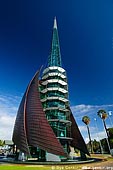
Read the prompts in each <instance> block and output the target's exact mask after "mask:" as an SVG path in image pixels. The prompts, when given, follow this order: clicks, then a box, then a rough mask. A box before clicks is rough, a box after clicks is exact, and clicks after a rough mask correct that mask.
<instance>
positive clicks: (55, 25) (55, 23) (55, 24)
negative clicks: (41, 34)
mask: <svg viewBox="0 0 113 170" xmlns="http://www.w3.org/2000/svg"><path fill="white" fill-rule="evenodd" d="M53 28H56V29H57V21H56V17H55V18H54V26H53Z"/></svg>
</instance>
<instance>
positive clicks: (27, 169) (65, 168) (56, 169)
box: [0, 165, 83, 170]
mask: <svg viewBox="0 0 113 170" xmlns="http://www.w3.org/2000/svg"><path fill="white" fill-rule="evenodd" d="M82 166H83V165H82ZM82 166H81V165H51V166H50V165H49V166H46V165H44V166H43V165H39V166H32V165H28V166H22V165H0V170H75V169H76V170H81V169H82Z"/></svg>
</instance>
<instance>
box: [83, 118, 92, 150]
mask: <svg viewBox="0 0 113 170" xmlns="http://www.w3.org/2000/svg"><path fill="white" fill-rule="evenodd" d="M82 121H83V122H84V123H85V124H86V126H87V130H88V136H89V143H90V147H91V153H93V146H92V143H91V135H90V130H89V123H90V118H89V117H88V116H84V117H83V118H82Z"/></svg>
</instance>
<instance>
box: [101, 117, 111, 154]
mask: <svg viewBox="0 0 113 170" xmlns="http://www.w3.org/2000/svg"><path fill="white" fill-rule="evenodd" d="M102 120H103V124H104V128H105V132H106V135H107V138H106V140H107V144H108V148H109V152H110V153H111V148H110V142H109V140H108V139H109V134H108V131H107V127H106V123H105V120H104V119H102Z"/></svg>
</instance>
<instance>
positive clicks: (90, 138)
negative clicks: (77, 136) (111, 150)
mask: <svg viewBox="0 0 113 170" xmlns="http://www.w3.org/2000/svg"><path fill="white" fill-rule="evenodd" d="M87 130H88V136H89V143H90V147H91V153H93V146H92V142H91V135H90V130H89V126H88V125H87Z"/></svg>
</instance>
